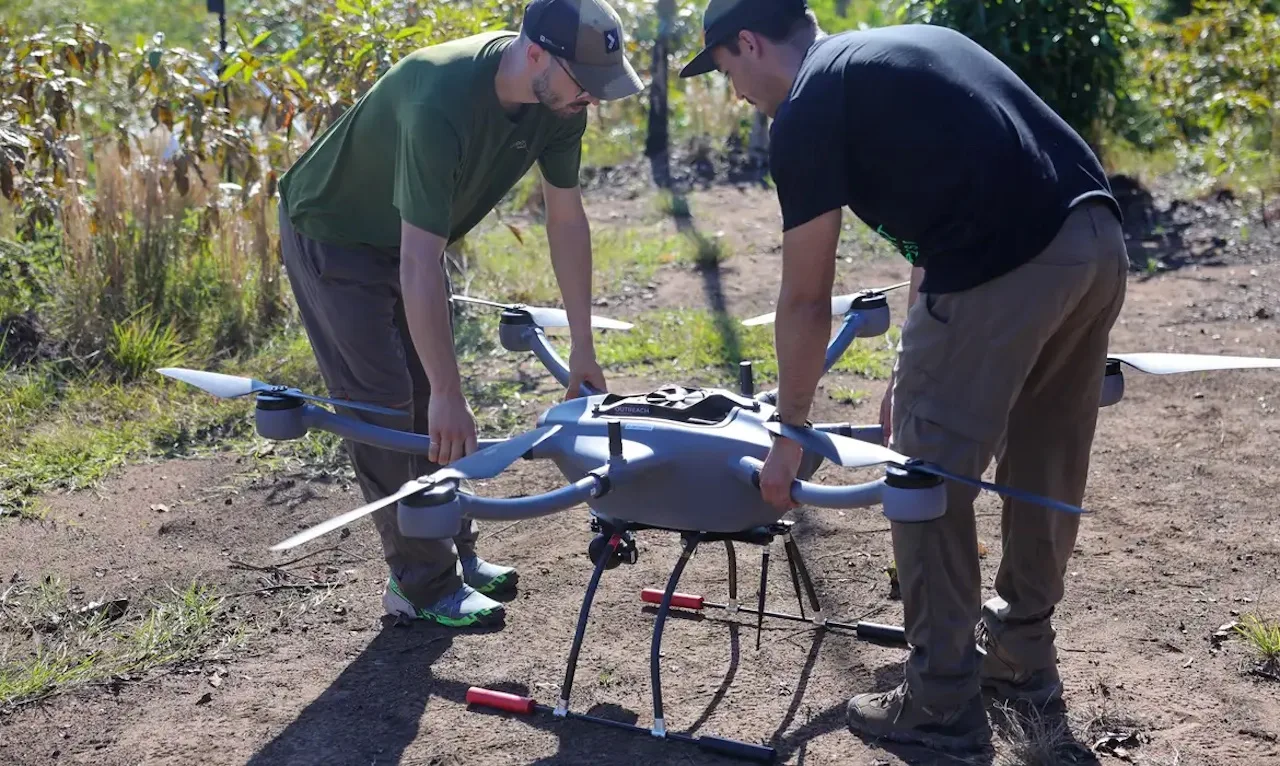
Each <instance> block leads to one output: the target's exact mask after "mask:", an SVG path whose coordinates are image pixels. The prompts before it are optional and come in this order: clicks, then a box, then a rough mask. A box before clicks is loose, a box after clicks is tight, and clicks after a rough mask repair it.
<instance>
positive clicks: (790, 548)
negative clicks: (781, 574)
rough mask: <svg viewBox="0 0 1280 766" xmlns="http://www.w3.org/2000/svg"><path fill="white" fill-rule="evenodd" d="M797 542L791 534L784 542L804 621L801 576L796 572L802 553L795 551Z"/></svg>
mask: <svg viewBox="0 0 1280 766" xmlns="http://www.w3.org/2000/svg"><path fill="white" fill-rule="evenodd" d="M795 547H796V543H795V540H792V539H791V534H790V533H787V536H786V539H785V540H784V542H783V546H782V548H783V550H784V551H786V553H787V569H789V570H791V585H792V587H794V588H795V589H796V603H797V604H799V605H800V618H801V619H804V597H803V596H801V595H800V575H799V573H798V572H797V571H796V569H797V568H796V559H797V558H799V556H800V552H799V551H797V550H795ZM805 584H806V585H808V583H807V582H806V583H805Z"/></svg>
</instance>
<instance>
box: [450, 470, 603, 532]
mask: <svg viewBox="0 0 1280 766" xmlns="http://www.w3.org/2000/svg"><path fill="white" fill-rule="evenodd" d="M608 491H609V479H608V476H607V472H606V470H605V469H602V470H600V471H598V472H596V473H593V474H588V475H587V476H584V477H583V478H581V479H579V480H577V481H575V482H574V483H573V484H570V485H568V486H565V487H561V488H560V489H555V490H552V491H550V492H543V493H542V494H540V495H533V496H530V497H498V498H494V497H479V496H476V495H460V496H459V498H460V503H461V505H462V515H463V516H466V517H467V518H471V519H483V520H486V521H515V520H517V519H532V518H535V517H538V516H547V515H549V514H552V513H557V512H559V511H563V510H566V509H569V508H572V507H573V506H575V505H577V504H579V503H583V502H586V501H587V500H589V499H591V498H593V497H600V496H601V495H603V494H605V493H606V492H608Z"/></svg>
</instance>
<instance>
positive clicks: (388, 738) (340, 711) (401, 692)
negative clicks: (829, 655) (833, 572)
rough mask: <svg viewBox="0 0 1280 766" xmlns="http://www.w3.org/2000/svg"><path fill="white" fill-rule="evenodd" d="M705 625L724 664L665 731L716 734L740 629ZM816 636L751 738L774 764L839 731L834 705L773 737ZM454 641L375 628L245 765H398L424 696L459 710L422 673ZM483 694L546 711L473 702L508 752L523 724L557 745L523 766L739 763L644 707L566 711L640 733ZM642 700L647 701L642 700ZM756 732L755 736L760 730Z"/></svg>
mask: <svg viewBox="0 0 1280 766" xmlns="http://www.w3.org/2000/svg"><path fill="white" fill-rule="evenodd" d="M670 617H671V619H705V618H703V617H701V616H693V615H689V616H685V615H683V614H682V613H677V612H673V613H671V615H670ZM707 622H709V623H713V624H714V623H716V622H720V623H721V624H722V626H723V627H725V628H726V630H725V633H724V634H720V635H724V636H725V638H726V639H727V644H728V646H726V650H727V652H728V656H729V659H730V664H729V668H728V669H727V670H726V673H725V677H724V678H723V680H722V681H721V683H720V685H719V689H718V690H717V691H716V692H714V693H713V694H712V695H711V697H710V699H709V700H708V701H707V706H706V708H705V709H704V710H703V711H702V712H701V713H700V714H699V715H698V716H697V717H696V718H695V719H694V720H692V721H688V722H680V721H670V722H669V726H670V730H671V731H673V732H681V733H686V734H691V735H700V734H708V735H715V734H717V732H713V731H705V730H704V729H705V727H706V724H707V722H708V720H709V719H710V717H711V716H712V714H713V712H714V711H715V709H716V708H717V706H718V705H719V704H720V703H721V702H722V701H723V699H724V696H725V693H726V692H727V691H728V689H729V687H730V685H731V684H732V683H733V680H734V677H735V675H736V672H737V668H738V663H739V659H740V642H741V637H740V630H741V629H742V626H741V625H738V624H736V623H733V622H731V621H729V620H724V621H721V620H716V619H709V620H707ZM711 635H715V634H711ZM823 635H824V634H823V633H822V632H818V633H816V634H815V635H814V641H813V646H812V648H811V650H810V652H809V656H808V658H807V661H806V662H805V663H804V666H803V667H802V668H801V669H800V670H799V674H798V679H797V683H796V685H795V692H794V695H793V698H792V702H791V705H790V707H789V710H788V712H787V714H786V716H785V719H784V720H783V721H780V722H779V724H778V726H777V728H776V730H775V731H774V732H773V734H772V736H769V737H768V739H766V740H762V741H757V742H756V744H767V745H770V746H772V747H774V748H775V749H776V750H777V755H778V758H777V760H778V761H779V762H783V761H786V760H788V759H790V758H791V757H792V755H794V754H796V753H797V752H799V753H800V762H801V763H803V761H804V752H803V751H804V748H805V744H806V743H807V742H808V741H809V740H810V739H813V738H815V737H818V736H821V735H823V734H827V733H829V732H832V731H836V730H839V729H841V728H843V727H844V709H843V706H842V705H840V706H835V707H832V708H831V709H830V710H826V711H823V712H822V713H820V714H818V715H817V716H815V717H813V718H811V719H809V720H808V721H807V722H806V723H805V724H804V725H802V726H801V727H799V728H798V729H797V730H795V731H793V732H791V733H790V734H787V735H785V736H784V735H783V732H785V731H786V729H787V728H788V727H789V726H790V724H791V721H792V720H793V719H794V716H795V714H796V712H797V711H798V710H799V709H800V706H801V701H802V699H803V696H804V693H805V690H806V687H807V685H808V680H809V676H810V674H811V672H812V670H813V668H814V665H815V663H816V661H817V657H818V651H819V648H820V647H821V645H822V642H823ZM457 636H465V634H464V633H461V632H458V631H451V630H448V629H443V628H434V627H431V626H427V625H423V624H413V625H408V626H398V627H392V626H388V627H384V628H383V629H382V630H381V631H380V632H379V633H378V634H377V636H376V637H375V638H374V639H373V640H372V641H371V642H370V643H369V645H368V646H367V647H366V648H365V650H364V651H363V652H361V653H360V655H359V656H358V657H357V658H356V659H355V660H354V661H352V662H351V664H350V665H348V666H347V667H346V668H345V669H344V670H343V671H342V673H341V674H340V675H339V676H338V678H337V679H335V680H334V682H333V683H332V684H331V685H330V686H329V688H328V689H326V690H325V691H324V692H323V693H322V694H320V696H319V697H317V698H316V699H315V700H314V701H313V702H311V703H310V704H309V705H307V707H306V708H305V709H304V710H303V711H302V712H301V714H300V715H299V716H298V717H297V719H296V720H294V721H293V722H292V723H290V724H289V725H288V726H287V727H286V728H285V729H284V730H283V731H281V732H280V733H279V734H278V735H276V736H275V737H274V738H273V739H271V741H269V742H268V743H267V744H266V745H264V746H263V747H262V748H261V750H259V751H258V752H257V753H256V754H255V755H254V756H252V757H251V758H250V759H249V760H248V762H247V764H246V766H294V765H295V764H296V765H298V766H301V765H302V764H306V765H307V766H318V765H320V764H334V765H335V766H337V765H338V764H341V765H342V766H348V765H349V764H361V766H365V765H366V764H370V765H371V764H377V765H378V766H383V765H386V764H401V763H406V761H405V760H404V758H405V753H406V752H407V751H408V749H409V747H410V746H411V745H412V743H413V742H414V741H415V740H416V739H418V738H419V736H422V732H421V731H420V727H421V724H422V722H423V720H424V717H425V716H427V715H429V713H428V711H427V708H428V706H429V704H430V700H431V698H432V697H435V698H437V699H438V700H445V701H448V702H450V703H453V704H458V705H466V704H467V690H468V689H469V688H470V687H471V686H472V684H470V683H467V682H466V681H461V680H452V679H446V678H441V677H439V676H437V675H435V674H434V673H433V670H432V667H433V665H434V663H435V662H436V661H438V660H439V659H440V657H441V656H442V655H443V654H444V653H445V652H446V651H447V650H448V649H449V648H450V646H451V645H452V643H453V640H454V638H455V637H457ZM709 638H710V636H709ZM585 670H587V669H586V668H583V667H582V666H580V667H579V670H578V675H579V677H582V676H583V675H584V674H585V673H584V671H585ZM487 688H491V689H494V690H496V691H504V692H508V693H511V694H517V695H520V696H534V697H535V699H537V701H538V702H539V703H540V704H543V705H546V706H547V707H546V708H545V709H543V710H540V711H538V712H535V713H533V714H529V715H523V714H515V713H507V712H503V711H498V710H493V709H490V708H486V707H480V706H472V707H471V708H470V712H471V714H474V715H485V716H489V717H490V718H491V719H492V721H493V725H492V727H491V728H492V730H493V731H499V730H501V728H502V727H510V728H509V729H508V731H509V732H510V733H509V740H510V742H511V743H512V745H513V746H515V745H518V743H519V742H520V741H521V740H522V739H523V738H524V737H523V732H522V728H523V727H532V728H535V729H538V730H542V731H547V732H551V733H552V734H554V735H555V736H556V738H557V739H558V740H559V742H558V746H557V749H556V752H555V753H553V754H551V755H548V756H546V757H542V758H537V757H533V756H531V757H529V758H528V761H527V762H528V763H529V764H530V766H564V765H565V764H571V763H640V762H655V763H666V762H670V761H671V760H673V759H674V760H678V761H679V762H681V763H694V764H716V765H718V766H719V765H723V766H729V765H730V764H734V765H737V764H741V763H743V761H741V760H740V759H735V758H729V757H726V756H721V755H718V754H716V753H713V752H709V751H707V750H704V749H702V748H699V747H698V746H696V745H693V744H689V743H685V742H676V741H663V740H662V739H659V738H656V737H653V736H649V735H647V734H646V732H647V727H648V726H649V724H650V718H651V715H652V710H651V709H650V708H648V707H647V706H646V707H645V709H644V710H643V712H636V711H633V710H628V709H627V708H625V707H622V706H619V705H614V704H599V705H595V706H593V707H591V708H590V709H587V710H585V711H584V710H583V706H582V705H581V703H579V704H578V705H574V704H573V699H571V701H570V710H571V711H574V712H586V713H587V714H589V715H592V716H596V717H599V718H604V719H607V720H611V721H618V722H624V723H630V724H639V725H640V726H643V727H646V729H645V730H643V731H625V730H620V729H618V728H616V727H613V726H608V725H601V724H598V723H593V722H590V721H583V720H578V719H574V718H559V717H556V716H554V715H552V713H551V712H550V708H551V707H552V706H554V703H555V700H554V697H555V696H557V695H558V688H557V689H556V690H555V691H552V692H547V693H545V694H542V695H530V693H529V689H528V688H527V687H525V686H524V685H522V684H490V685H488V686H487ZM574 696H575V697H577V696H578V695H574ZM645 696H646V699H647V695H645ZM539 697H543V698H539ZM579 699H580V697H579ZM642 718H643V720H642ZM761 734H762V735H764V734H765V732H763V731H762V732H761ZM628 751H629V752H628Z"/></svg>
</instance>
